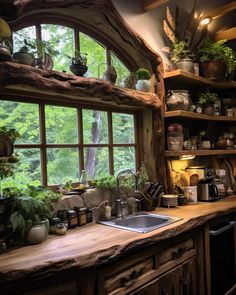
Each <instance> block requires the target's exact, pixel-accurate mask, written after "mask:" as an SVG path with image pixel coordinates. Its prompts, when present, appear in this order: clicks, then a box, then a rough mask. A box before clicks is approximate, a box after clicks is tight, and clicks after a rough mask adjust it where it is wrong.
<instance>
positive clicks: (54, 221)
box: [49, 217, 61, 234]
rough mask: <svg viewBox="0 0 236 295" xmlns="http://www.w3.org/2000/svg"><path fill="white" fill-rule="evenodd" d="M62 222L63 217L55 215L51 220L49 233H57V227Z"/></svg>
mask: <svg viewBox="0 0 236 295" xmlns="http://www.w3.org/2000/svg"><path fill="white" fill-rule="evenodd" d="M60 222H61V219H60V218H59V217H53V218H52V219H51V220H50V224H49V233H50V234H55V233H56V228H57V226H58V225H59V224H60Z"/></svg>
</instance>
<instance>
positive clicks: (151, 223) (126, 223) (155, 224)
mask: <svg viewBox="0 0 236 295" xmlns="http://www.w3.org/2000/svg"><path fill="white" fill-rule="evenodd" d="M179 220H181V218H178V217H172V216H166V215H159V214H151V213H144V212H139V213H138V214H137V215H135V216H128V217H126V218H116V219H113V220H109V221H98V223H100V224H104V225H108V226H113V227H118V228H121V229H126V230H131V231H136V232H139V233H146V232H149V231H152V230H155V229H157V228H160V227H163V226H166V225H169V224H171V223H173V222H176V221H179Z"/></svg>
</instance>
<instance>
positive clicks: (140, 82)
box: [135, 68, 151, 92]
mask: <svg viewBox="0 0 236 295" xmlns="http://www.w3.org/2000/svg"><path fill="white" fill-rule="evenodd" d="M135 76H136V79H137V83H136V86H135V87H136V89H137V90H139V91H146V92H148V91H150V87H151V84H150V78H151V74H150V72H149V71H148V70H147V69H144V68H139V69H138V70H137V71H136V72H135Z"/></svg>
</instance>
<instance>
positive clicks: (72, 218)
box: [67, 209, 78, 229]
mask: <svg viewBox="0 0 236 295" xmlns="http://www.w3.org/2000/svg"><path fill="white" fill-rule="evenodd" d="M67 217H68V228H69V229H71V228H75V227H76V226H77V225H78V218H77V214H76V211H75V210H73V209H70V210H68V211H67Z"/></svg>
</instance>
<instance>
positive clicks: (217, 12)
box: [204, 1, 236, 19]
mask: <svg viewBox="0 0 236 295" xmlns="http://www.w3.org/2000/svg"><path fill="white" fill-rule="evenodd" d="M234 9H236V1H232V2H230V3H228V4H226V5H223V6H220V7H218V8H216V9H214V10H211V11H209V12H208V13H204V15H205V16H210V17H211V18H212V19H217V18H219V17H221V16H223V15H225V14H226V13H228V12H230V11H232V10H234Z"/></svg>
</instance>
